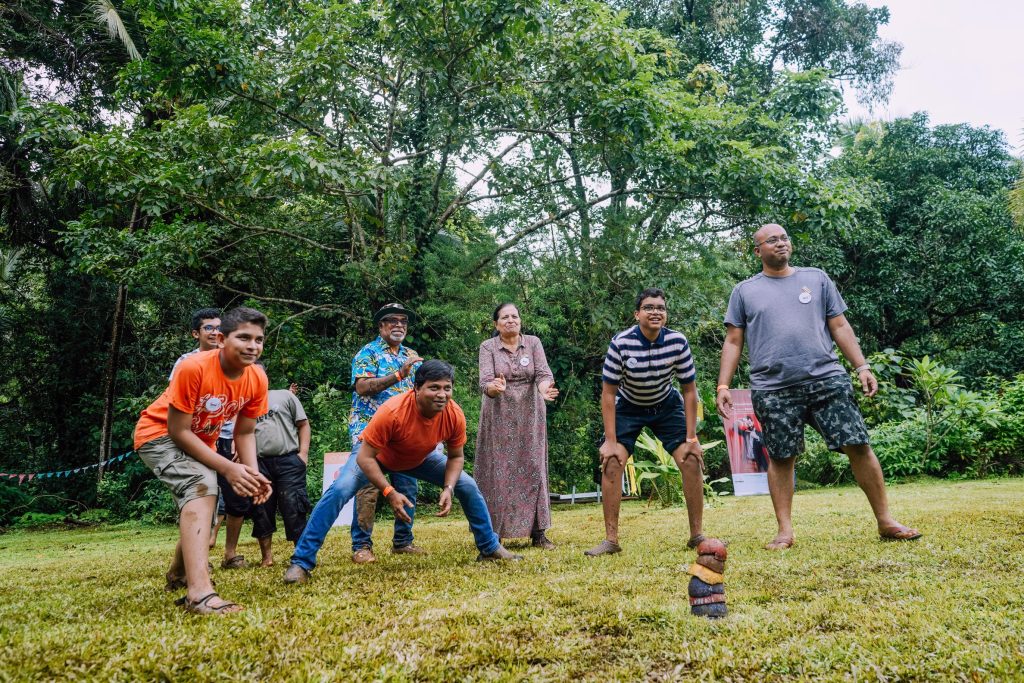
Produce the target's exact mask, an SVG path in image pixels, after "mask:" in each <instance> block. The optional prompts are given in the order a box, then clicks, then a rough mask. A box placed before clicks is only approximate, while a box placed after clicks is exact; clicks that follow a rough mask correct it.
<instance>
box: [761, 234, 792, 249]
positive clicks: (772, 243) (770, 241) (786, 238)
mask: <svg viewBox="0 0 1024 683" xmlns="http://www.w3.org/2000/svg"><path fill="white" fill-rule="evenodd" d="M779 242H782V243H784V244H788V243H789V235H775V236H774V237H769V238H768V239H766V240H765V241H764V242H758V243H756V244H755V245H754V246H755V247H759V246H761V245H762V244H767V245H768V246H769V247H774V246H775V245H776V244H778V243H779Z"/></svg>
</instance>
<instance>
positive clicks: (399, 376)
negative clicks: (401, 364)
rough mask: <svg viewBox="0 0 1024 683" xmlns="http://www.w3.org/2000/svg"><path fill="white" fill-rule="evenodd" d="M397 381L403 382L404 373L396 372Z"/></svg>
mask: <svg viewBox="0 0 1024 683" xmlns="http://www.w3.org/2000/svg"><path fill="white" fill-rule="evenodd" d="M395 379H397V380H398V381H399V382H401V381H402V373H401V371H399V370H395Z"/></svg>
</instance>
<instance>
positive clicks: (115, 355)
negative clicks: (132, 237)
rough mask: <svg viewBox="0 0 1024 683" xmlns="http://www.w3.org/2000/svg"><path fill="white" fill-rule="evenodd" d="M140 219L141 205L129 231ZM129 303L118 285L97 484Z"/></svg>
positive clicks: (105, 454)
mask: <svg viewBox="0 0 1024 683" xmlns="http://www.w3.org/2000/svg"><path fill="white" fill-rule="evenodd" d="M138 218H139V205H138V203H136V204H135V205H134V206H133V207H132V218H131V223H130V224H129V229H131V230H134V229H135V222H136V221H137V220H138ZM127 303H128V287H127V285H118V287H117V298H116V299H115V300H114V324H113V326H112V327H111V329H110V355H109V356H108V357H107V369H106V371H105V372H104V373H103V424H102V426H101V428H100V456H99V473H98V474H97V477H96V484H97V485H99V483H100V482H101V481H103V464H104V463H105V462H106V461H107V460H109V459H110V435H111V431H112V429H113V426H114V425H113V423H114V388H115V387H116V384H117V381H116V380H117V368H118V361H119V360H120V355H121V337H122V336H123V334H124V317H125V309H126V308H127Z"/></svg>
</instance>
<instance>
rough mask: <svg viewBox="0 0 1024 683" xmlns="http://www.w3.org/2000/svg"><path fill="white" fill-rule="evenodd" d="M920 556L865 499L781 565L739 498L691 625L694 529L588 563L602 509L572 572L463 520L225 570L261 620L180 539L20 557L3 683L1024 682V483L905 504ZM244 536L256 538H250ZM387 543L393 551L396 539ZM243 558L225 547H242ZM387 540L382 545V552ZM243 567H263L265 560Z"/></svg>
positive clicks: (949, 486) (140, 534)
mask: <svg viewBox="0 0 1024 683" xmlns="http://www.w3.org/2000/svg"><path fill="white" fill-rule="evenodd" d="M890 497H891V500H892V503H893V507H894V510H895V511H896V513H897V515H898V517H899V518H900V519H901V520H902V521H904V522H906V523H908V524H912V525H915V526H918V527H919V528H921V530H922V531H924V532H925V537H924V539H922V540H921V541H919V542H916V543H904V544H893V543H881V542H879V541H878V540H877V537H876V535H875V533H874V528H873V525H872V523H871V519H870V515H869V512H868V507H867V503H866V501H865V500H864V498H863V496H862V495H861V494H860V492H859V491H858V490H857V489H852V488H844V489H831V490H819V491H811V492H801V493H798V494H797V497H796V501H795V519H796V522H797V534H798V538H797V545H796V547H794V548H793V549H792V550H789V551H786V552H783V553H769V552H767V551H764V550H762V549H761V544H762V543H763V542H764V541H766V540H767V539H769V538H770V537H771V536H772V533H773V531H774V527H773V518H772V514H771V506H770V502H769V500H768V498H767V497H758V498H739V499H723V502H722V504H721V505H719V506H718V507H716V508H714V509H712V510H709V511H708V512H707V515H706V519H707V527H708V531H709V532H711V533H714V534H715V535H718V536H720V537H722V538H725V539H727V540H728V541H729V543H730V546H729V552H730V556H729V562H728V565H727V569H726V587H727V594H728V599H729V609H730V616H729V617H728V618H726V619H724V620H721V621H717V622H711V621H706V620H703V619H699V618H696V617H692V616H690V614H689V607H688V604H687V599H686V583H687V580H688V576H687V575H686V573H685V567H686V566H687V565H688V563H689V562H690V561H691V559H692V557H693V553H692V552H691V551H685V550H683V549H682V546H683V543H682V541H683V540H684V539H685V538H686V530H685V512H684V511H683V510H682V509H681V508H673V509H658V508H650V509H648V508H646V507H645V506H644V504H642V503H629V504H627V505H626V506H625V507H624V510H623V515H622V528H623V534H622V543H623V546H624V548H625V551H624V552H623V553H622V554H621V555H617V556H613V557H603V558H596V559H589V558H586V557H584V556H583V554H582V551H583V550H584V549H585V548H587V547H589V546H590V545H591V544H592V543H594V542H596V541H597V540H599V539H600V537H601V528H602V525H601V514H600V510H599V508H598V507H597V506H595V505H587V506H577V507H575V508H571V509H566V508H558V509H557V510H556V512H555V514H554V525H555V526H554V528H553V529H552V531H551V534H550V535H551V537H552V539H553V540H555V541H556V542H557V543H559V548H558V550H556V551H554V552H548V553H545V552H542V551H535V550H532V549H529V548H526V549H524V550H523V551H522V552H523V553H524V554H525V555H526V561H525V562H522V563H520V564H518V565H505V566H494V565H482V564H477V563H475V562H474V561H473V559H474V558H475V556H476V551H475V550H474V549H473V548H472V539H471V536H470V534H469V531H468V529H467V528H466V525H465V522H464V521H463V520H437V519H423V520H419V521H418V522H417V543H418V544H420V545H422V546H424V547H426V548H427V549H429V550H430V551H431V554H430V555H429V556H426V557H395V556H392V555H390V554H387V553H380V555H379V556H380V560H379V561H378V562H377V564H375V565H369V566H362V567H359V566H356V565H353V564H352V563H351V562H350V561H349V559H348V558H349V553H348V533H347V529H346V530H344V532H340V531H338V530H335V531H334V532H332V534H331V535H330V536H329V537H328V541H327V544H326V546H325V551H324V552H323V553H322V555H321V567H320V568H319V569H318V570H317V572H316V573H315V575H314V579H313V581H312V582H311V583H310V584H309V585H307V586H305V587H302V588H295V587H288V586H284V585H283V584H282V583H281V574H282V572H283V569H284V564H285V560H286V556H287V554H288V553H287V549H286V546H285V544H284V543H283V541H279V542H278V553H277V560H278V565H277V566H276V567H274V568H272V569H258V568H253V569H246V570H238V571H232V572H228V571H224V570H220V569H218V570H217V571H216V572H215V575H214V576H215V580H216V581H217V586H218V589H220V591H221V593H222V594H223V595H225V596H227V597H228V598H231V599H235V600H237V601H239V602H242V603H243V604H245V605H246V606H247V607H248V610H247V611H246V612H245V613H244V614H240V615H234V616H230V617H225V618H214V617H195V616H189V615H185V614H183V613H181V612H180V611H178V610H176V609H175V608H174V607H173V606H172V604H171V603H172V599H173V598H174V597H177V594H173V595H172V594H168V593H165V592H164V591H163V572H164V570H165V569H166V566H165V565H166V563H167V560H168V558H169V555H170V552H171V550H172V547H173V543H174V540H175V535H176V530H175V529H174V528H170V527H166V528H132V527H117V528H110V527H108V528H99V529H89V530H75V531H47V532H36V533H11V534H7V535H4V536H0V595H2V596H3V600H2V602H0V679H3V680H43V679H60V680H68V679H71V680H82V679H84V680H125V681H128V680H143V679H145V680H154V679H170V680H209V679H221V680H285V679H291V680H330V679H333V680H353V681H355V680H359V681H370V680H389V681H401V680H445V681H456V680H523V679H531V680H551V681H565V680H588V681H603V680H645V679H646V680H658V681H660V680H683V679H687V680H688V679H704V680H711V679H714V680H734V681H735V680H801V679H804V680H858V681H863V680H1007V679H1017V680H1024V635H1022V633H1024V571H1022V569H1024V566H1022V565H1024V505H1022V501H1024V480H1002V481H986V482H970V483H949V482H921V483H915V484H907V485H902V486H895V487H892V488H891V489H890ZM245 533H248V528H247V529H246V531H245ZM375 535H376V537H377V540H378V545H381V546H385V547H386V545H387V541H389V540H390V529H389V525H387V524H380V525H379V527H378V530H377V532H376V534H375ZM222 538H223V536H222ZM382 541H383V542H382ZM242 552H243V553H244V554H245V555H247V556H248V557H249V558H250V559H252V558H255V557H258V550H257V547H256V545H255V542H254V541H252V540H246V542H245V543H244V544H243V547H242Z"/></svg>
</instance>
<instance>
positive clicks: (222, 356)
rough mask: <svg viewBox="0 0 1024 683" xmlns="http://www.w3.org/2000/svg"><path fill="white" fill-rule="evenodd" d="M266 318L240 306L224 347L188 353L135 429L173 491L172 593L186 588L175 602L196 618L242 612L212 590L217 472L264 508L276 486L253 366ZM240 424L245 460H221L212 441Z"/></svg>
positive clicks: (226, 326) (262, 379)
mask: <svg viewBox="0 0 1024 683" xmlns="http://www.w3.org/2000/svg"><path fill="white" fill-rule="evenodd" d="M266 326H267V317H266V316H265V315H263V314H262V313H260V312H259V311H256V310H254V309H251V308H236V309H234V310H232V311H229V312H228V313H227V314H226V315H225V316H224V317H223V318H222V320H221V324H220V337H221V346H222V348H219V349H214V350H212V351H204V352H200V353H197V354H193V355H192V356H189V357H188V358H186V359H185V360H183V361H182V362H181V364H180V365H179V366H178V368H177V370H175V372H174V376H173V377H172V379H171V383H170V385H169V386H168V387H167V389H166V390H164V392H163V394H161V395H160V397H159V398H158V399H157V400H156V401H154V402H153V403H152V404H150V406H149V407H148V408H146V409H145V410H144V411H142V415H141V417H140V418H139V422H138V424H137V425H136V426H135V450H136V452H137V453H138V454H139V457H140V458H141V459H142V461H143V462H144V463H146V466H148V467H149V468H150V469H151V470H152V471H153V474H155V475H156V477H157V478H158V479H159V480H160V481H162V482H163V483H164V484H165V485H166V486H167V488H169V489H170V490H171V495H172V496H173V497H174V501H175V503H176V504H177V505H178V513H179V518H178V526H179V529H180V534H181V538H180V540H179V542H178V545H177V547H176V548H175V551H174V559H173V561H172V562H171V568H170V570H169V571H168V572H167V586H166V589H167V590H168V591H172V590H176V589H179V588H187V592H186V594H185V596H184V597H183V598H182V599H181V600H179V601H178V603H177V604H179V605H181V606H182V607H184V609H185V611H187V612H192V613H195V614H228V613H231V612H240V611H242V609H243V607H242V606H241V605H238V604H236V603H233V602H229V601H227V600H223V599H222V598H221V597H220V596H219V595H217V593H216V591H214V590H213V582H212V581H211V580H210V573H209V568H208V565H207V562H208V561H209V555H210V547H209V540H210V535H209V527H210V519H211V518H212V517H213V513H214V508H215V506H216V504H217V492H218V487H217V473H220V474H221V475H223V476H224V478H225V479H226V480H227V481H228V483H229V484H230V485H231V488H232V489H234V490H235V492H236V493H238V494H239V495H243V496H251V497H253V500H254V502H256V503H262V502H263V501H265V500H266V499H267V498H268V497H269V496H270V494H271V492H272V491H271V486H270V482H269V481H268V480H267V479H266V477H264V476H263V475H261V474H260V473H259V469H258V467H257V462H256V438H255V436H254V432H255V428H256V418H257V417H259V416H260V415H263V414H264V413H266V412H267V376H266V374H265V373H264V372H263V370H262V369H261V368H259V367H256V366H255V365H254V363H255V362H256V361H257V360H258V359H259V357H260V354H261V353H262V352H263V338H264V330H265V329H266ZM229 420H236V423H235V439H236V451H237V453H238V459H239V461H240V462H232V461H231V460H228V459H226V458H223V457H221V456H220V455H218V454H217V452H216V451H215V450H214V443H215V442H216V440H217V435H218V434H219V433H220V428H221V425H222V424H223V423H224V422H226V421H229Z"/></svg>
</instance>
